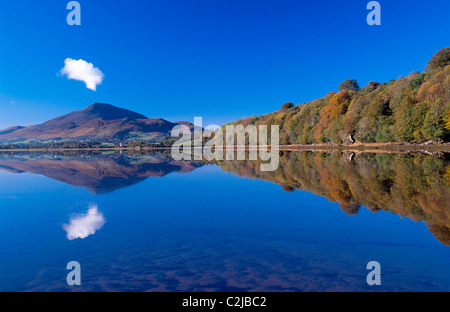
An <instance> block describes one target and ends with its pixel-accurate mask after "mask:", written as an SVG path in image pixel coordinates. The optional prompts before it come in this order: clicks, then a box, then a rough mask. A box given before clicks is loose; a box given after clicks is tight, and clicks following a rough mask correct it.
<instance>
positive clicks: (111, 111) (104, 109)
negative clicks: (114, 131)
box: [83, 102, 147, 120]
mask: <svg viewBox="0 0 450 312" xmlns="http://www.w3.org/2000/svg"><path fill="white" fill-rule="evenodd" d="M83 112H87V113H90V114H93V115H96V116H98V117H100V118H101V119H103V120H116V119H124V118H128V119H132V120H133V119H147V117H146V116H144V115H141V114H139V113H136V112H133V111H130V110H128V109H124V108H120V107H117V106H114V105H111V104H106V103H98V102H95V103H93V104H91V105H89V106H88V107H86V108H85V109H84V110H83Z"/></svg>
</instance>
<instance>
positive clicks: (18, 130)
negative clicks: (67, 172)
mask: <svg viewBox="0 0 450 312" xmlns="http://www.w3.org/2000/svg"><path fill="white" fill-rule="evenodd" d="M178 124H183V125H188V126H190V127H191V128H192V127H193V125H192V124H191V123H189V122H180V123H172V122H169V121H167V120H164V119H161V118H154V119H151V118H147V117H146V116H144V115H141V114H138V113H136V112H133V111H130V110H127V109H123V108H119V107H115V106H113V105H110V104H103V103H94V104H92V105H90V106H88V107H87V108H85V109H83V110H80V111H75V112H71V113H69V114H67V115H64V116H61V117H58V118H55V119H52V120H49V121H47V122H44V123H43V124H40V125H35V126H29V127H11V128H8V129H5V130H0V141H3V142H10V143H11V142H25V143H27V142H36V141H38V142H43V143H46V142H54V141H93V142H126V141H149V142H158V141H162V140H164V139H165V138H167V137H169V136H170V131H171V130H172V129H173V128H174V127H175V126H176V125H178Z"/></svg>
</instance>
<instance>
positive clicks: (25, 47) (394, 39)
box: [0, 0, 450, 128]
mask: <svg viewBox="0 0 450 312" xmlns="http://www.w3.org/2000/svg"><path fill="white" fill-rule="evenodd" d="M68 2H69V1H68V0H64V1H63V0H57V1H55V0H40V1H34V0H27V1H12V0H0V42H1V48H0V128H5V127H8V126H13V125H31V124H37V123H41V122H44V121H46V120H48V119H50V118H54V117H57V116H59V115H62V114H65V113H68V112H70V111H73V110H79V109H83V108H84V107H86V106H88V105H89V104H91V103H93V102H105V103H110V104H113V105H116V106H120V107H124V108H127V109H131V110H134V111H137V112H139V113H142V114H144V115H147V116H148V117H163V118H166V119H168V120H171V121H179V120H188V121H191V122H193V118H194V116H202V117H203V118H204V125H207V124H212V123H215V124H223V123H225V122H229V121H232V120H235V119H238V118H240V117H246V116H252V115H260V114H264V113H268V112H272V111H274V110H277V109H278V108H279V107H280V106H281V105H282V104H283V103H285V102H293V103H295V104H297V103H304V102H308V101H310V100H313V99H315V98H319V97H323V96H324V95H325V94H326V93H327V92H329V91H332V90H336V88H337V86H338V85H339V83H340V82H341V81H343V80H345V79H346V78H355V79H357V80H358V81H359V84H360V85H361V86H364V85H366V84H367V83H368V82H369V81H371V80H377V81H379V82H382V81H389V80H390V79H393V78H397V77H398V76H400V75H408V74H409V73H410V72H411V71H413V70H419V71H421V70H422V69H423V67H424V66H425V65H426V63H427V61H428V60H429V59H430V58H431V57H432V56H433V54H434V53H436V52H437V51H438V50H440V49H441V48H443V47H446V46H450V36H449V34H450V19H449V18H448V16H449V12H450V1H448V0H428V1H422V0H421V1H419V0H412V1H400V0H398V1H393V0H389V1H387V0H380V1H379V2H380V4H381V13H382V17H381V22H382V25H381V26H369V25H367V23H366V16H367V14H368V13H369V11H368V10H366V5H367V3H368V2H369V1H368V0H367V1H366V0H348V1H310V0H271V1H267V0H226V1H225V0H183V1H181V0H179V1H175V0H158V1H150V0H149V1H142V0H128V1H106V0H105V1H100V0H79V3H80V4H81V26H69V25H67V23H66V16H67V14H68V13H69V11H68V10H67V9H66V5H67V3H68ZM66 58H73V59H76V60H78V59H83V60H85V61H87V62H91V63H93V64H94V66H95V67H98V68H99V69H100V70H101V71H102V72H103V73H104V75H105V77H104V80H103V83H102V84H101V85H99V86H98V87H97V90H96V91H92V90H89V89H87V88H86V86H85V84H84V83H83V82H80V81H75V80H69V79H67V77H66V76H62V75H60V70H61V68H62V67H63V66H64V60H65V59H66Z"/></svg>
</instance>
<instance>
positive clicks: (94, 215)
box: [63, 205, 106, 240]
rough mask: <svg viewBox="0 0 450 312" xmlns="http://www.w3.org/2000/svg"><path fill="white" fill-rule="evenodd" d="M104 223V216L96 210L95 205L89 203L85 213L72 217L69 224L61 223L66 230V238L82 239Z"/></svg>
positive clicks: (93, 232) (92, 233)
mask: <svg viewBox="0 0 450 312" xmlns="http://www.w3.org/2000/svg"><path fill="white" fill-rule="evenodd" d="M105 223H106V220H105V217H104V216H103V214H102V213H101V212H100V211H98V207H97V205H91V206H89V210H88V212H87V213H86V214H82V215H78V216H74V217H72V218H71V219H70V222H69V224H64V225H63V229H64V231H66V232H67V236H66V237H67V239H68V240H75V239H77V238H81V239H84V238H86V237H88V236H90V235H94V234H95V232H96V231H98V230H100V229H101V228H102V227H103V225H105Z"/></svg>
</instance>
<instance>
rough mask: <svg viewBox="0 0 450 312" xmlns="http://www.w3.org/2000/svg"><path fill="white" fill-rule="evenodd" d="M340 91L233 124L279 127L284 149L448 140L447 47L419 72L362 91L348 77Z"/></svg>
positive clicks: (449, 51) (449, 61)
mask: <svg viewBox="0 0 450 312" xmlns="http://www.w3.org/2000/svg"><path fill="white" fill-rule="evenodd" d="M338 90H340V91H339V92H334V91H333V92H330V93H328V94H327V95H326V96H325V97H323V98H320V99H316V100H314V101H311V102H308V103H304V104H299V105H294V104H292V103H286V104H284V105H283V106H281V108H280V109H279V110H277V111H275V112H272V113H270V114H266V115H262V116H253V117H248V118H243V119H240V120H237V121H235V122H233V123H232V124H234V125H243V126H244V127H246V126H248V125H255V126H257V127H258V126H259V125H279V126H280V144H282V145H292V144H342V143H343V144H352V143H377V142H380V143H383V142H425V141H433V142H449V141H450V47H449V48H444V49H442V50H440V51H439V52H438V53H437V54H436V55H435V56H433V58H432V59H431V61H430V62H428V65H427V67H426V69H425V70H424V71H423V72H422V73H419V72H412V73H411V74H409V75H408V76H406V77H400V78H398V79H394V80H391V81H389V82H388V83H385V82H384V83H378V82H376V81H371V82H369V83H368V84H367V86H365V87H364V88H359V85H358V83H357V81H356V80H355V79H347V80H346V81H344V82H343V83H342V84H341V85H340V86H339V88H338Z"/></svg>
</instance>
